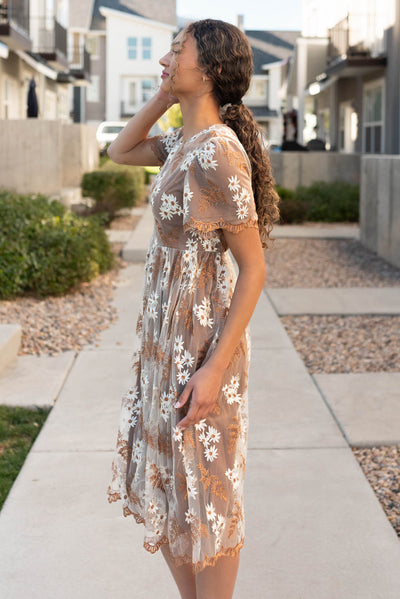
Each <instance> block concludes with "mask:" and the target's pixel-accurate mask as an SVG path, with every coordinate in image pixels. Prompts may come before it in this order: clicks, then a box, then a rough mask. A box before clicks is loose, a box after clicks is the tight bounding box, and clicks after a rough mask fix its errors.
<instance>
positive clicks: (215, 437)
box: [207, 426, 221, 443]
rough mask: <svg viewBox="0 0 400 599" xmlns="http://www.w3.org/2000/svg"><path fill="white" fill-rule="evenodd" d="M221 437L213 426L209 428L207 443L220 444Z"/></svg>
mask: <svg viewBox="0 0 400 599" xmlns="http://www.w3.org/2000/svg"><path fill="white" fill-rule="evenodd" d="M220 437H221V433H219V432H218V431H217V429H216V428H214V427H213V426H209V427H208V431H207V441H208V443H218V442H219V440H220Z"/></svg>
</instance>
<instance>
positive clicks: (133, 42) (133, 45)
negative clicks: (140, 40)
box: [128, 37, 137, 59]
mask: <svg viewBox="0 0 400 599" xmlns="http://www.w3.org/2000/svg"><path fill="white" fill-rule="evenodd" d="M128 58H129V59H135V58H137V37H128Z"/></svg>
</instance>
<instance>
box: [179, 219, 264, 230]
mask: <svg viewBox="0 0 400 599" xmlns="http://www.w3.org/2000/svg"><path fill="white" fill-rule="evenodd" d="M249 227H257V228H258V218H251V219H249V220H247V221H246V222H243V223H238V224H236V225H233V224H232V223H227V222H226V221H224V219H223V218H220V219H218V220H217V221H214V222H211V223H204V222H202V221H200V220H195V219H194V218H193V216H191V217H190V218H189V220H187V221H186V222H185V223H184V224H183V231H184V232H185V233H186V232H187V231H188V229H197V230H198V231H201V232H202V233H209V232H210V231H215V230H216V229H225V230H226V231H229V232H230V233H239V232H240V231H242V230H243V229H248V228H249Z"/></svg>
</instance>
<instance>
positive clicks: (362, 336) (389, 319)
mask: <svg viewBox="0 0 400 599" xmlns="http://www.w3.org/2000/svg"><path fill="white" fill-rule="evenodd" d="M280 320H281V322H282V324H283V325H284V327H285V329H286V331H287V333H288V335H289V337H290V338H291V340H292V343H293V345H294V346H295V348H296V350H297V351H298V352H299V354H300V356H301V358H302V360H303V362H304V364H305V365H306V367H307V368H308V370H309V372H310V373H311V374H316V373H321V372H323V373H334V372H342V373H345V372H399V371H400V316H364V315H363V316H337V315H332V316H330V315H329V316H327V315H323V316H321V315H306V316H281V317H280Z"/></svg>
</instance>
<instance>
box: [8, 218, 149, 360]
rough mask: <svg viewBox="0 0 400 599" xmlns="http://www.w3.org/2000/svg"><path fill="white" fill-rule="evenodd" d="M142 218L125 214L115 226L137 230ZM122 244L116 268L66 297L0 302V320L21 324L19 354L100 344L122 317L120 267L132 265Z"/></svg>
mask: <svg viewBox="0 0 400 599" xmlns="http://www.w3.org/2000/svg"><path fill="white" fill-rule="evenodd" d="M139 219H140V217H139V216H136V215H124V216H120V217H117V218H116V219H114V220H113V222H112V223H111V227H110V228H112V229H120V230H126V229H129V228H130V229H133V228H134V226H135V225H136V224H137V222H138V221H139ZM122 247H123V244H122V243H112V244H111V248H112V250H113V252H114V253H115V255H116V265H115V267H114V268H113V269H112V270H110V271H109V272H107V273H104V274H102V275H99V276H98V277H97V278H96V279H94V280H93V281H91V282H89V283H81V284H80V286H79V288H78V289H77V290H76V291H74V292H71V293H68V294H66V295H65V296H62V297H47V298H45V299H36V298H32V297H20V298H17V299H15V300H12V301H10V300H2V301H0V323H3V324H4V323H10V324H20V325H21V327H22V338H21V345H20V350H19V352H18V355H20V356H23V355H28V354H29V355H38V356H39V355H50V356H54V355H57V354H59V353H60V352H64V351H68V350H75V351H80V350H81V349H82V348H83V347H84V346H85V345H87V344H96V342H98V341H99V337H100V333H101V331H104V330H105V329H107V328H108V327H109V326H110V325H111V324H112V323H113V322H115V321H116V320H117V318H118V314H117V310H116V309H115V308H114V306H113V305H112V300H113V297H114V288H115V286H116V283H115V281H116V278H117V276H118V273H119V270H120V269H121V268H124V267H126V266H127V265H128V263H127V262H125V261H124V260H122V258H120V256H119V253H120V251H121V249H122Z"/></svg>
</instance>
